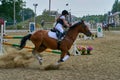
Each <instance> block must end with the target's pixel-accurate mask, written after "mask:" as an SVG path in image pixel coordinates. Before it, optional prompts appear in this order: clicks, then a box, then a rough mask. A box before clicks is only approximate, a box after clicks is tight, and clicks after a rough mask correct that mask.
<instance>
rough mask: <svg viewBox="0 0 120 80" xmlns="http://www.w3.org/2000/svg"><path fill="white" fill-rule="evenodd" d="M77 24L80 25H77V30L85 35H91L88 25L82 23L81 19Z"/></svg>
mask: <svg viewBox="0 0 120 80" xmlns="http://www.w3.org/2000/svg"><path fill="white" fill-rule="evenodd" d="M79 26H80V27H79V32H82V33H84V34H85V35H86V36H91V35H92V33H91V32H90V30H89V28H88V26H87V25H86V24H85V23H84V21H83V20H82V21H81V22H80V25H79Z"/></svg>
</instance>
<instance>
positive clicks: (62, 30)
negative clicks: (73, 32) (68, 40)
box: [55, 23, 64, 33]
mask: <svg viewBox="0 0 120 80" xmlns="http://www.w3.org/2000/svg"><path fill="white" fill-rule="evenodd" d="M55 29H57V30H59V31H60V32H61V33H63V32H64V29H63V27H62V25H61V24H60V23H58V24H57V25H56V26H55Z"/></svg>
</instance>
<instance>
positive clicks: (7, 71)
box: [0, 31, 120, 80]
mask: <svg viewBox="0 0 120 80" xmlns="http://www.w3.org/2000/svg"><path fill="white" fill-rule="evenodd" d="M104 35H105V37H104V38H96V39H95V40H77V41H76V42H77V44H78V45H84V46H87V45H91V46H93V48H94V50H93V51H92V52H91V53H92V55H81V56H71V57H70V59H69V60H67V61H66V62H64V63H62V64H61V66H60V67H59V69H57V70H45V67H46V66H48V65H50V64H54V63H55V62H56V61H57V60H58V59H59V55H58V54H53V53H46V52H43V53H42V54H43V60H44V62H43V65H39V63H38V61H37V60H36V59H35V58H34V56H33V55H32V54H31V52H27V51H26V49H23V50H21V51H18V50H16V49H14V48H11V47H8V46H4V47H5V50H6V51H7V53H6V54H5V55H3V56H0V80H120V32H112V31H109V32H105V33H104ZM8 42H12V43H16V42H18V43H19V41H16V40H9V41H8ZM27 45H32V44H31V42H29V41H28V42H27ZM32 46H33V45H32ZM45 53H46V54H45Z"/></svg>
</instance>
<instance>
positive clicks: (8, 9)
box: [0, 0, 34, 24]
mask: <svg viewBox="0 0 120 80" xmlns="http://www.w3.org/2000/svg"><path fill="white" fill-rule="evenodd" d="M14 1H15V5H14ZM0 3H1V4H0V18H2V19H4V20H6V21H7V22H9V24H13V20H14V6H15V18H16V22H21V21H22V20H23V17H24V20H27V19H29V18H31V17H33V16H34V12H33V10H31V9H30V8H23V7H24V6H23V3H24V2H23V0H0Z"/></svg>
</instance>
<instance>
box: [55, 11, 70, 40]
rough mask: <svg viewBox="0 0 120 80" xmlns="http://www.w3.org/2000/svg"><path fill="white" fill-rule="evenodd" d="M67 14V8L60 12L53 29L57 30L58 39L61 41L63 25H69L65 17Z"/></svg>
mask: <svg viewBox="0 0 120 80" xmlns="http://www.w3.org/2000/svg"><path fill="white" fill-rule="evenodd" d="M68 15H69V13H68V11H67V10H63V11H62V14H61V15H60V16H59V17H58V18H57V20H56V25H55V29H56V30H58V35H57V37H58V41H61V37H62V36H63V33H64V29H63V28H64V27H70V25H69V24H68V22H67V21H66V17H67V16H68Z"/></svg>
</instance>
